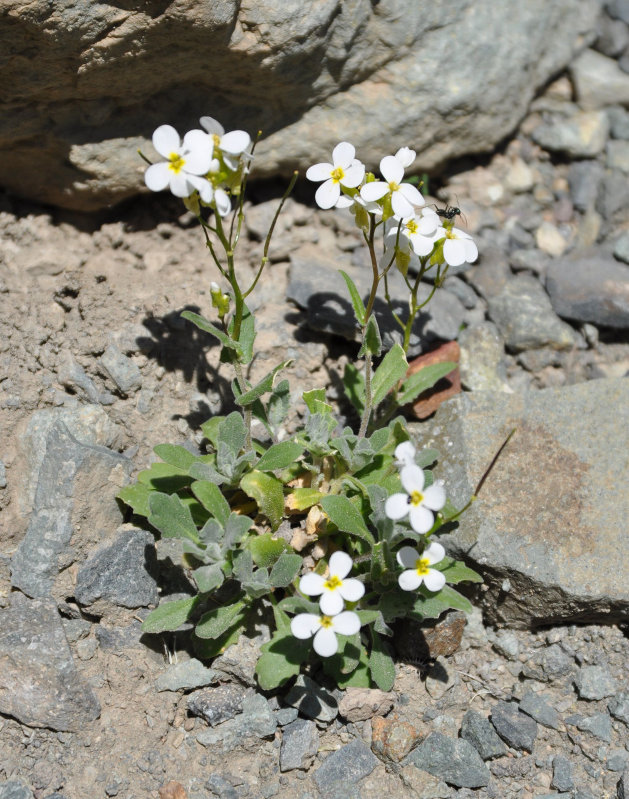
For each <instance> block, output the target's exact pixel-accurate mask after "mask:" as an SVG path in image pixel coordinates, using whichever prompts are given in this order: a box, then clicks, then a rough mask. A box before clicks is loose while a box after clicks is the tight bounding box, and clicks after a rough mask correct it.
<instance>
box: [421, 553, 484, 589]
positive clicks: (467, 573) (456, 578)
mask: <svg viewBox="0 0 629 799" xmlns="http://www.w3.org/2000/svg"><path fill="white" fill-rule="evenodd" d="M433 568H435V569H438V570H439V571H440V572H443V573H444V574H445V576H446V580H447V582H448V583H449V584H450V585H456V584H457V583H463V582H469V583H482V582H483V578H482V576H481V575H480V574H479V573H478V572H475V571H474V569H470V568H469V566H466V565H465V563H463V562H462V561H460V560H453V559H452V558H444V559H443V560H440V561H439V563H435V565H434V567H433Z"/></svg>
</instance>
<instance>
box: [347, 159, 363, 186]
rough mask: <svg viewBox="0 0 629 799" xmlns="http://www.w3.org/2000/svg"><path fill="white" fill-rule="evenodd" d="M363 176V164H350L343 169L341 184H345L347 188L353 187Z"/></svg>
mask: <svg viewBox="0 0 629 799" xmlns="http://www.w3.org/2000/svg"><path fill="white" fill-rule="evenodd" d="M364 177H365V167H364V164H360V163H358V164H352V166H350V167H348V168H347V169H346V170H345V176H344V177H343V180H342V181H341V185H343V186H347V188H348V189H355V188H356V186H358V185H359V184H360V182H361V181H362V179H363V178H364Z"/></svg>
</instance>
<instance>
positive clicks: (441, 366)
mask: <svg viewBox="0 0 629 799" xmlns="http://www.w3.org/2000/svg"><path fill="white" fill-rule="evenodd" d="M456 367H457V364H456V363H453V362H451V361H444V362H443V363H433V364H431V365H430V366H424V367H423V369H420V370H419V371H417V372H414V373H413V374H412V375H409V377H407V378H406V380H404V382H403V383H402V385H401V386H400V390H399V391H398V395H397V403H398V405H406V403H408V402H412V401H413V400H414V399H415V398H416V397H418V396H419V395H420V394H421V393H422V392H423V391H427V390H428V389H429V388H432V387H433V386H434V385H435V384H436V383H438V382H439V380H441V378H442V377H445V376H446V375H449V374H450V372H452V371H453V370H454V369H456Z"/></svg>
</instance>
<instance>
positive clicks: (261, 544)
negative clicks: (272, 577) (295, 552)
mask: <svg viewBox="0 0 629 799" xmlns="http://www.w3.org/2000/svg"><path fill="white" fill-rule="evenodd" d="M247 547H248V548H249V551H250V552H251V555H252V556H253V560H254V561H255V564H256V566H263V567H266V568H268V567H270V566H273V564H274V563H275V561H276V560H277V559H278V558H279V556H280V555H281V554H282V553H283V552H286V551H287V550H288V548H289V547H288V544H287V543H286V541H284V539H283V538H273V536H272V535H271V534H270V533H263V534H262V535H256V536H252V537H251V538H250V539H249V540H248V541H247Z"/></svg>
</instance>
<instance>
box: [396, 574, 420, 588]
mask: <svg viewBox="0 0 629 799" xmlns="http://www.w3.org/2000/svg"><path fill="white" fill-rule="evenodd" d="M397 581H398V583H399V586H400V588H401V589H402V591H415V590H416V589H417V588H419V586H420V585H421V584H422V578H421V577H420V576H419V574H417V569H409V570H408V571H405V572H402V574H400V576H399V577H398V578H397Z"/></svg>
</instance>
